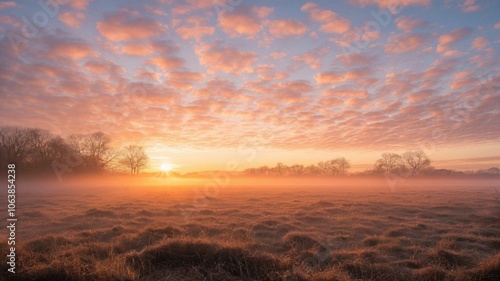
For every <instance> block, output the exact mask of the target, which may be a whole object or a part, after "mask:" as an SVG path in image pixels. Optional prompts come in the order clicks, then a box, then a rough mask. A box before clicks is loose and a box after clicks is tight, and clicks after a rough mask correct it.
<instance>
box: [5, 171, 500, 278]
mask: <svg viewBox="0 0 500 281" xmlns="http://www.w3.org/2000/svg"><path fill="white" fill-rule="evenodd" d="M204 183H210V179H198V180H196V181H193V182H190V183H183V182H182V181H181V180H169V179H163V178H161V179H155V180H154V181H147V182H146V181H145V182H144V183H143V184H142V185H141V184H140V181H139V182H130V181H110V182H107V183H104V182H102V183H99V182H85V183H78V182H77V181H75V182H70V181H66V182H63V183H62V184H59V183H58V184H48V183H45V184H42V183H36V184H35V183H29V182H25V183H22V182H21V183H19V184H18V186H19V187H18V199H17V208H18V209H17V212H18V219H19V221H18V227H17V236H16V240H17V243H16V250H17V266H16V274H15V275H12V274H9V273H8V272H7V263H6V261H5V260H6V255H5V254H4V253H6V252H7V249H8V248H7V243H6V241H7V237H6V231H2V240H1V244H0V248H1V252H2V258H1V265H0V267H1V273H0V278H3V279H5V280H53V281H57V280H500V202H498V200H497V199H496V198H494V196H493V195H494V194H495V193H494V190H493V188H492V187H494V186H497V187H498V186H499V185H498V181H497V182H492V181H489V182H488V181H477V180H476V181H467V180H466V181H456V182H452V181H450V180H433V181H423V180H422V181H416V180H412V181H406V182H403V183H400V184H399V185H397V186H396V187H394V188H393V189H391V188H389V187H388V186H387V184H386V183H385V181H384V180H358V181H356V180H350V181H347V180H335V179H321V180H312V179H283V180H281V179H259V180H244V179H238V180H234V179H233V181H232V182H231V183H230V184H228V185H227V186H224V187H223V188H214V186H213V185H212V187H210V188H208V189H206V190H205V191H203V186H204ZM0 199H1V200H6V199H5V194H2V197H1V198H0ZM2 206H3V204H2ZM5 213H6V212H4V211H2V217H1V219H2V221H4V222H5V219H6V218H7V217H6V215H5Z"/></svg>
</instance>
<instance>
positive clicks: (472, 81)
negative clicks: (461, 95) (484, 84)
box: [450, 71, 480, 90]
mask: <svg viewBox="0 0 500 281" xmlns="http://www.w3.org/2000/svg"><path fill="white" fill-rule="evenodd" d="M478 83H480V81H479V80H478V79H476V77H475V73H474V72H473V71H461V72H458V73H456V74H455V75H453V82H452V83H451V84H450V89H453V90H457V89H461V88H466V87H470V86H474V85H478Z"/></svg>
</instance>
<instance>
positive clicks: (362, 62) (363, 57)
mask: <svg viewBox="0 0 500 281" xmlns="http://www.w3.org/2000/svg"><path fill="white" fill-rule="evenodd" d="M335 58H336V59H338V60H340V61H341V62H342V64H343V65H344V66H347V67H351V66H366V65H371V64H372V63H374V62H375V60H376V58H375V57H374V56H371V55H367V54H364V53H349V54H342V55H337V56H336V57H335Z"/></svg>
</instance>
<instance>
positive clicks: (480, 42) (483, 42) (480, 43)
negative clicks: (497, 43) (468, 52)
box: [471, 37, 489, 50]
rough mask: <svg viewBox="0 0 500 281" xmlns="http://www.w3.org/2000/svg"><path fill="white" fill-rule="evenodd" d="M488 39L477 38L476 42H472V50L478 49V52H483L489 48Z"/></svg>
mask: <svg viewBox="0 0 500 281" xmlns="http://www.w3.org/2000/svg"><path fill="white" fill-rule="evenodd" d="M488 43H489V41H488V39H486V38H484V37H477V38H476V39H474V41H472V45H471V46H472V48H474V49H477V50H482V49H484V48H486V46H488Z"/></svg>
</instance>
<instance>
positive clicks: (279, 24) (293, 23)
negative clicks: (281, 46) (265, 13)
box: [266, 19, 307, 38]
mask: <svg viewBox="0 0 500 281" xmlns="http://www.w3.org/2000/svg"><path fill="white" fill-rule="evenodd" d="M266 24H267V26H268V27H269V33H271V35H273V36H274V37H276V38H284V37H289V36H300V35H304V34H305V33H306V32H307V26H306V25H305V24H303V23H302V22H300V21H298V20H293V19H287V20H273V21H268V22H267V23H266Z"/></svg>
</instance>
